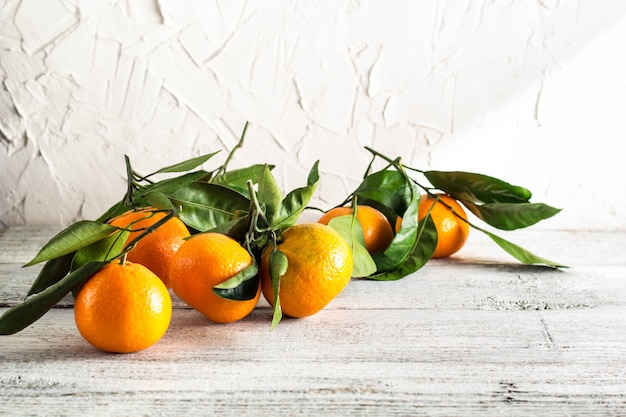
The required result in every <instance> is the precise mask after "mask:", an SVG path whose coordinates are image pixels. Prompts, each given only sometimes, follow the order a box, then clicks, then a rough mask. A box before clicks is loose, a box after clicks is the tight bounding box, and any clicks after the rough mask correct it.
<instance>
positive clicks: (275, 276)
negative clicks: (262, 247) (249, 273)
mask: <svg viewBox="0 0 626 417" xmlns="http://www.w3.org/2000/svg"><path fill="white" fill-rule="evenodd" d="M268 261H269V267H270V278H271V279H272V291H273V293H274V311H273V314H272V327H271V329H274V328H275V327H276V326H277V325H278V323H279V322H280V321H281V319H282V317H283V311H282V308H281V306H280V278H281V277H282V276H283V275H285V273H286V272H287V269H288V268H289V259H288V258H287V255H285V253H284V252H281V251H280V250H275V251H273V252H272V253H270V255H269V259H268Z"/></svg>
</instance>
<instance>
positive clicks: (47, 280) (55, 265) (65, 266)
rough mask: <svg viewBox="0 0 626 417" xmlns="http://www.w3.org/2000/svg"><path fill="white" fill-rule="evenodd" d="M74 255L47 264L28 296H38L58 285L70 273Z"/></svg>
mask: <svg viewBox="0 0 626 417" xmlns="http://www.w3.org/2000/svg"><path fill="white" fill-rule="evenodd" d="M74 253H75V252H72V253H68V254H67V255H63V256H59V257H58V258H54V259H50V260H49V261H48V262H46V263H45V265H44V266H43V268H41V271H39V274H38V275H37V278H36V279H35V282H33V284H32V285H31V287H30V289H29V290H28V293H27V294H26V296H27V297H28V296H29V295H33V294H37V293H39V292H41V291H43V290H45V289H46V288H48V287H49V286H51V285H53V284H56V283H57V282H59V281H60V280H61V278H63V277H64V276H66V275H67V274H68V272H70V267H71V265H72V259H73V258H74Z"/></svg>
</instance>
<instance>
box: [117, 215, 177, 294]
mask: <svg viewBox="0 0 626 417" xmlns="http://www.w3.org/2000/svg"><path fill="white" fill-rule="evenodd" d="M153 210H154V208H151V207H148V208H144V209H142V210H137V211H134V210H131V211H127V212H126V213H124V214H122V215H120V216H118V217H116V218H114V219H113V220H111V221H110V222H109V223H110V224H111V225H113V226H116V227H121V228H128V229H131V230H135V231H134V232H131V233H130V234H129V236H128V239H126V244H128V243H130V242H131V241H132V240H133V239H135V238H137V237H138V236H139V235H140V234H141V233H142V232H143V231H144V230H145V228H147V227H150V226H152V225H154V224H155V223H156V222H158V221H159V220H161V219H162V218H164V217H165V216H166V214H165V213H162V212H154V211H153ZM187 237H189V230H188V229H187V226H185V223H183V222H182V221H181V220H180V219H179V218H178V217H172V218H171V219H170V220H168V221H167V222H165V223H164V224H162V225H161V226H159V227H158V228H157V229H156V230H155V231H154V232H152V233H150V234H148V235H146V236H145V237H143V238H142V239H141V240H140V241H139V242H137V245H135V247H134V248H133V249H132V250H131V251H130V252H129V253H128V255H127V258H126V259H127V260H129V261H131V262H136V263H139V264H142V265H143V266H145V267H147V268H148V269H150V270H151V271H152V272H154V273H155V274H156V275H157V276H158V277H159V278H161V280H162V281H163V282H164V283H165V286H166V287H169V286H170V285H169V271H170V264H171V262H172V258H173V257H174V254H175V253H176V251H177V250H178V248H180V246H181V245H182V244H183V242H184V241H185V238H187Z"/></svg>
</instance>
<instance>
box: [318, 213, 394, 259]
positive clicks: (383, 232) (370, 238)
mask: <svg viewBox="0 0 626 417" xmlns="http://www.w3.org/2000/svg"><path fill="white" fill-rule="evenodd" d="M352 211H353V210H352V207H335V208H333V209H330V210H328V211H327V212H326V213H324V215H323V216H322V217H320V219H319V220H318V223H322V224H328V223H329V222H330V221H331V220H332V219H334V218H335V217H338V216H346V215H350V214H352ZM356 218H357V219H359V223H361V228H362V229H363V237H364V238H365V247H366V248H367V251H368V252H369V253H370V254H372V253H374V252H378V251H379V250H383V249H386V248H387V246H389V244H390V243H391V241H392V240H393V229H392V228H391V224H389V220H387V217H385V215H384V214H383V213H381V212H380V211H378V210H376V209H375V208H373V207H370V206H365V205H359V206H357V213H356Z"/></svg>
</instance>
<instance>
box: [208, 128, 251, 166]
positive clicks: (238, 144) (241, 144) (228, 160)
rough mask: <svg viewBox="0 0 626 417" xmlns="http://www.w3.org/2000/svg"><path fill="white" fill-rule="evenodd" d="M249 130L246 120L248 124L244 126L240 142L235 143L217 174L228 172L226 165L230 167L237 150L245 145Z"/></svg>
mask: <svg viewBox="0 0 626 417" xmlns="http://www.w3.org/2000/svg"><path fill="white" fill-rule="evenodd" d="M247 130H248V122H247V121H246V124H245V125H244V126H243V131H242V132H241V137H240V138H239V142H237V145H235V146H234V147H233V149H231V150H230V153H229V154H228V156H227V157H226V161H224V164H222V166H221V167H220V168H219V169H218V170H217V174H216V176H220V175H222V174H224V173H225V172H226V167H228V164H229V163H230V160H231V159H233V156H234V155H235V151H236V150H237V149H239V148H241V147H243V141H244V139H245V137H246V131H247Z"/></svg>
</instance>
